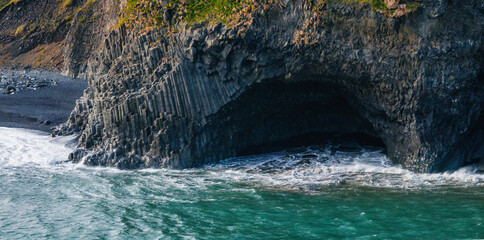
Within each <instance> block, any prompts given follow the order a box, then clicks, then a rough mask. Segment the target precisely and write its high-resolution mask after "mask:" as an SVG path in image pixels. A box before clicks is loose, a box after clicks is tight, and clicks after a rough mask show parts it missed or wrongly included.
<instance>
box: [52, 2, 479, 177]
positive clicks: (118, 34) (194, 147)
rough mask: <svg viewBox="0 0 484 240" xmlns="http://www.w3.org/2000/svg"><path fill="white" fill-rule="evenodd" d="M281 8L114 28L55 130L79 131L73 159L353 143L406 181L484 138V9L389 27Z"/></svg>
mask: <svg viewBox="0 0 484 240" xmlns="http://www.w3.org/2000/svg"><path fill="white" fill-rule="evenodd" d="M283 3H284V4H273V5H271V6H269V7H264V8H259V9H256V10H255V12H254V13H253V14H252V18H250V19H246V20H245V21H243V22H241V24H238V25H235V26H234V27H228V26H225V25H221V24H212V25H211V24H208V25H207V24H204V25H201V24H198V25H197V24H194V25H192V26H191V27H189V26H183V25H180V26H178V29H179V30H178V31H176V32H167V30H166V29H163V28H160V29H158V28H154V29H151V30H149V31H145V32H144V33H143V34H140V33H139V32H137V31H135V30H133V29H127V28H125V27H121V28H119V29H114V30H112V31H111V32H110V34H109V36H107V37H106V39H105V41H103V44H102V46H101V48H100V49H101V50H100V51H99V52H96V53H98V54H96V55H95V56H94V57H92V58H91V60H90V63H89V64H88V65H87V69H86V75H88V76H89V79H90V87H89V88H88V89H87V90H86V92H85V94H84V96H83V97H82V98H81V99H80V101H78V104H77V106H76V108H75V110H74V111H73V113H72V114H71V117H70V119H69V121H68V123H66V124H65V125H64V126H62V127H60V128H59V129H58V131H57V134H61V133H72V132H80V133H81V136H80V139H79V147H80V148H79V150H78V151H76V153H74V154H73V155H72V156H71V158H72V160H74V161H80V160H81V158H82V157H84V156H86V158H85V159H86V163H87V164H94V165H97V164H100V165H106V166H116V167H120V168H138V167H169V168H187V167H195V166H199V165H201V164H205V163H210V162H216V161H218V160H220V159H223V158H227V157H231V156H235V155H240V154H248V153H253V152H259V151H261V150H264V149H269V147H268V146H272V145H271V144H272V143H280V142H288V141H289V140H291V139H297V140H292V143H295V144H297V143H301V144H312V143H309V142H307V143H306V142H304V141H305V140H307V139H313V140H321V141H323V139H331V138H332V137H333V136H337V137H353V136H359V137H356V138H359V139H362V141H363V144H364V143H365V141H374V142H383V143H384V145H385V146H386V148H387V153H388V155H389V157H390V158H391V159H392V160H393V161H394V162H396V163H400V164H402V165H403V166H404V167H406V168H409V169H412V170H415V171H420V172H435V171H443V170H446V169H455V168H458V167H460V166H462V165H464V164H466V163H470V162H472V161H473V160H472V156H473V154H474V153H475V152H476V151H477V149H479V148H480V147H481V146H482V144H483V142H484V126H483V125H484V124H483V122H484V114H483V102H484V82H483V79H484V75H483V73H484V70H483V65H484V64H483V63H484V57H483V56H484V55H483V52H484V51H483V50H484V47H483V46H484V45H483V43H482V41H483V23H484V17H483V11H484V10H483V8H482V1H467V0H465V1H464V0H454V1H440V0H434V1H425V2H422V3H421V6H420V7H419V9H418V10H417V11H415V12H413V13H412V14H410V15H408V16H403V17H400V18H389V17H388V16H386V15H385V14H383V13H381V12H378V11H373V10H371V9H370V7H369V6H368V5H365V4H363V5H358V4H344V3H338V1H335V2H334V3H325V4H322V5H319V6H318V7H317V8H313V7H311V6H310V5H309V4H308V1H303V0H296V1H283ZM76 71H77V70H76ZM309 135H311V136H315V135H317V136H320V137H316V138H307V137H303V138H301V136H309ZM313 143H315V142H313ZM87 151H92V152H93V153H92V154H89V155H87Z"/></svg>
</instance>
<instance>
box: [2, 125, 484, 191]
mask: <svg viewBox="0 0 484 240" xmlns="http://www.w3.org/2000/svg"><path fill="white" fill-rule="evenodd" d="M73 138H74V137H56V138H51V137H50V136H49V135H48V134H46V133H43V132H38V131H31V130H25V129H12V128H0V169H9V168H15V167H43V168H48V169H50V168H54V166H55V170H52V171H58V170H61V171H62V169H69V170H73V169H77V170H80V171H82V172H83V173H82V175H86V174H87V175H86V177H89V176H88V175H89V174H116V175H117V174H131V173H132V172H131V171H121V170H116V169H109V168H99V167H96V168H92V167H85V166H82V165H73V164H61V165H56V163H61V162H64V161H65V160H67V156H68V154H69V153H70V152H71V151H72V150H73V148H74V145H75V144H73ZM336 149H337V148H336ZM77 170H76V171H77ZM83 170H88V171H87V172H85V171H83ZM475 172H476V167H475V166H467V167H463V168H461V169H459V170H457V171H454V172H445V173H439V174H421V173H414V172H411V171H408V170H405V169H403V168H401V167H400V166H398V165H393V164H392V163H391V162H390V161H389V159H388V158H387V157H386V156H385V154H383V153H382V150H381V149H375V148H361V150H358V151H354V150H353V151H347V152H343V151H338V150H335V148H334V146H325V147H318V148H309V149H307V150H305V151H302V152H298V153H294V152H278V153H271V154H261V155H254V156H247V157H240V158H232V159H227V160H225V161H222V162H221V163H218V164H213V165H208V166H205V167H202V168H199V169H188V170H182V171H179V170H167V169H162V170H152V169H151V170H142V171H137V174H141V175H143V174H144V175H146V176H144V178H149V179H150V181H153V182H155V183H156V182H159V184H160V186H164V187H169V188H180V189H184V188H187V187H192V186H197V187H198V188H204V187H206V185H210V184H214V183H217V182H220V181H223V182H235V183H241V184H248V185H253V186H256V187H263V188H271V189H282V190H290V191H309V192H318V191H322V189H324V188H326V187H328V186H329V187H331V186H337V187H340V186H343V187H344V186H350V187H351V186H367V187H377V188H397V189H421V188H435V187H449V186H456V187H468V186H484V175H483V174H478V173H475ZM144 178H142V179H144ZM160 181H161V182H160Z"/></svg>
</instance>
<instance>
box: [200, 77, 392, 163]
mask: <svg viewBox="0 0 484 240" xmlns="http://www.w3.org/2000/svg"><path fill="white" fill-rule="evenodd" d="M353 100H354V99H353V98H352V96H351V95H349V94H348V93H346V92H344V91H343V89H342V88H341V86H338V85H335V84H330V83H321V82H317V81H303V82H301V81H298V82H289V81H277V80H272V81H266V82H262V83H255V84H253V85H252V86H250V87H248V89H247V90H246V91H245V92H244V93H242V94H241V95H240V96H238V97H237V99H235V100H234V101H232V102H231V103H230V104H229V105H227V106H225V107H224V108H223V109H222V110H221V111H219V113H218V114H216V115H215V116H212V117H211V118H210V119H209V123H210V124H209V125H212V127H211V128H209V129H212V130H214V129H217V131H216V132H218V133H217V134H216V135H217V136H216V137H215V139H217V140H216V141H213V142H212V144H209V145H212V146H214V145H218V146H222V149H230V151H231V152H230V153H228V154H227V155H232V156H234V155H235V156H245V155H252V154H260V153H268V152H276V151H281V150H284V149H287V148H292V147H301V146H310V145H320V144H327V143H335V144H337V143H342V142H355V143H357V144H359V145H361V146H377V147H382V148H384V147H385V145H384V143H383V141H382V140H381V139H380V138H379V137H378V133H377V132H376V131H375V129H374V128H373V126H372V125H371V123H370V122H369V121H368V120H366V119H365V118H363V117H362V115H361V114H360V113H359V112H358V111H357V110H356V109H355V108H354V107H353V105H352V104H350V102H349V101H353ZM212 139H213V138H212ZM219 149H220V148H219Z"/></svg>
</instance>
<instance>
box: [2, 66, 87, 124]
mask: <svg viewBox="0 0 484 240" xmlns="http://www.w3.org/2000/svg"><path fill="white" fill-rule="evenodd" d="M0 76H1V77H2V81H3V87H4V88H5V86H6V85H9V84H5V83H11V85H14V84H15V82H16V81H28V82H29V83H28V84H23V85H22V84H20V85H19V84H17V85H16V86H17V87H16V88H15V89H16V91H15V92H14V93H11V94H7V93H0V126H1V127H15V128H28V129H35V130H41V131H50V129H51V128H52V127H54V126H56V125H58V124H60V123H63V122H65V121H66V120H67V118H68V117H69V114H70V112H71V111H72V109H73V108H74V104H75V102H76V100H77V99H79V97H81V96H82V93H83V91H84V89H85V88H86V87H87V81H86V80H83V79H72V78H70V77H66V76H63V75H61V74H60V73H58V72H52V71H44V70H7V69H0ZM26 79H28V80H26ZM18 86H20V87H18ZM25 86H29V87H25ZM32 86H33V87H32ZM11 88H12V87H10V89H11ZM3 90H4V91H3V92H5V89H3ZM0 92H2V91H0Z"/></svg>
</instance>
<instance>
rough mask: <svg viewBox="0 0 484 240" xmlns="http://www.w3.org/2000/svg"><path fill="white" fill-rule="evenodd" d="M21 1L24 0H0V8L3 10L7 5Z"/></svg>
mask: <svg viewBox="0 0 484 240" xmlns="http://www.w3.org/2000/svg"><path fill="white" fill-rule="evenodd" d="M20 1H22V0H0V10H2V9H3V8H5V7H6V6H7V5H9V4H11V3H13V4H17V3H19V2H20Z"/></svg>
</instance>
